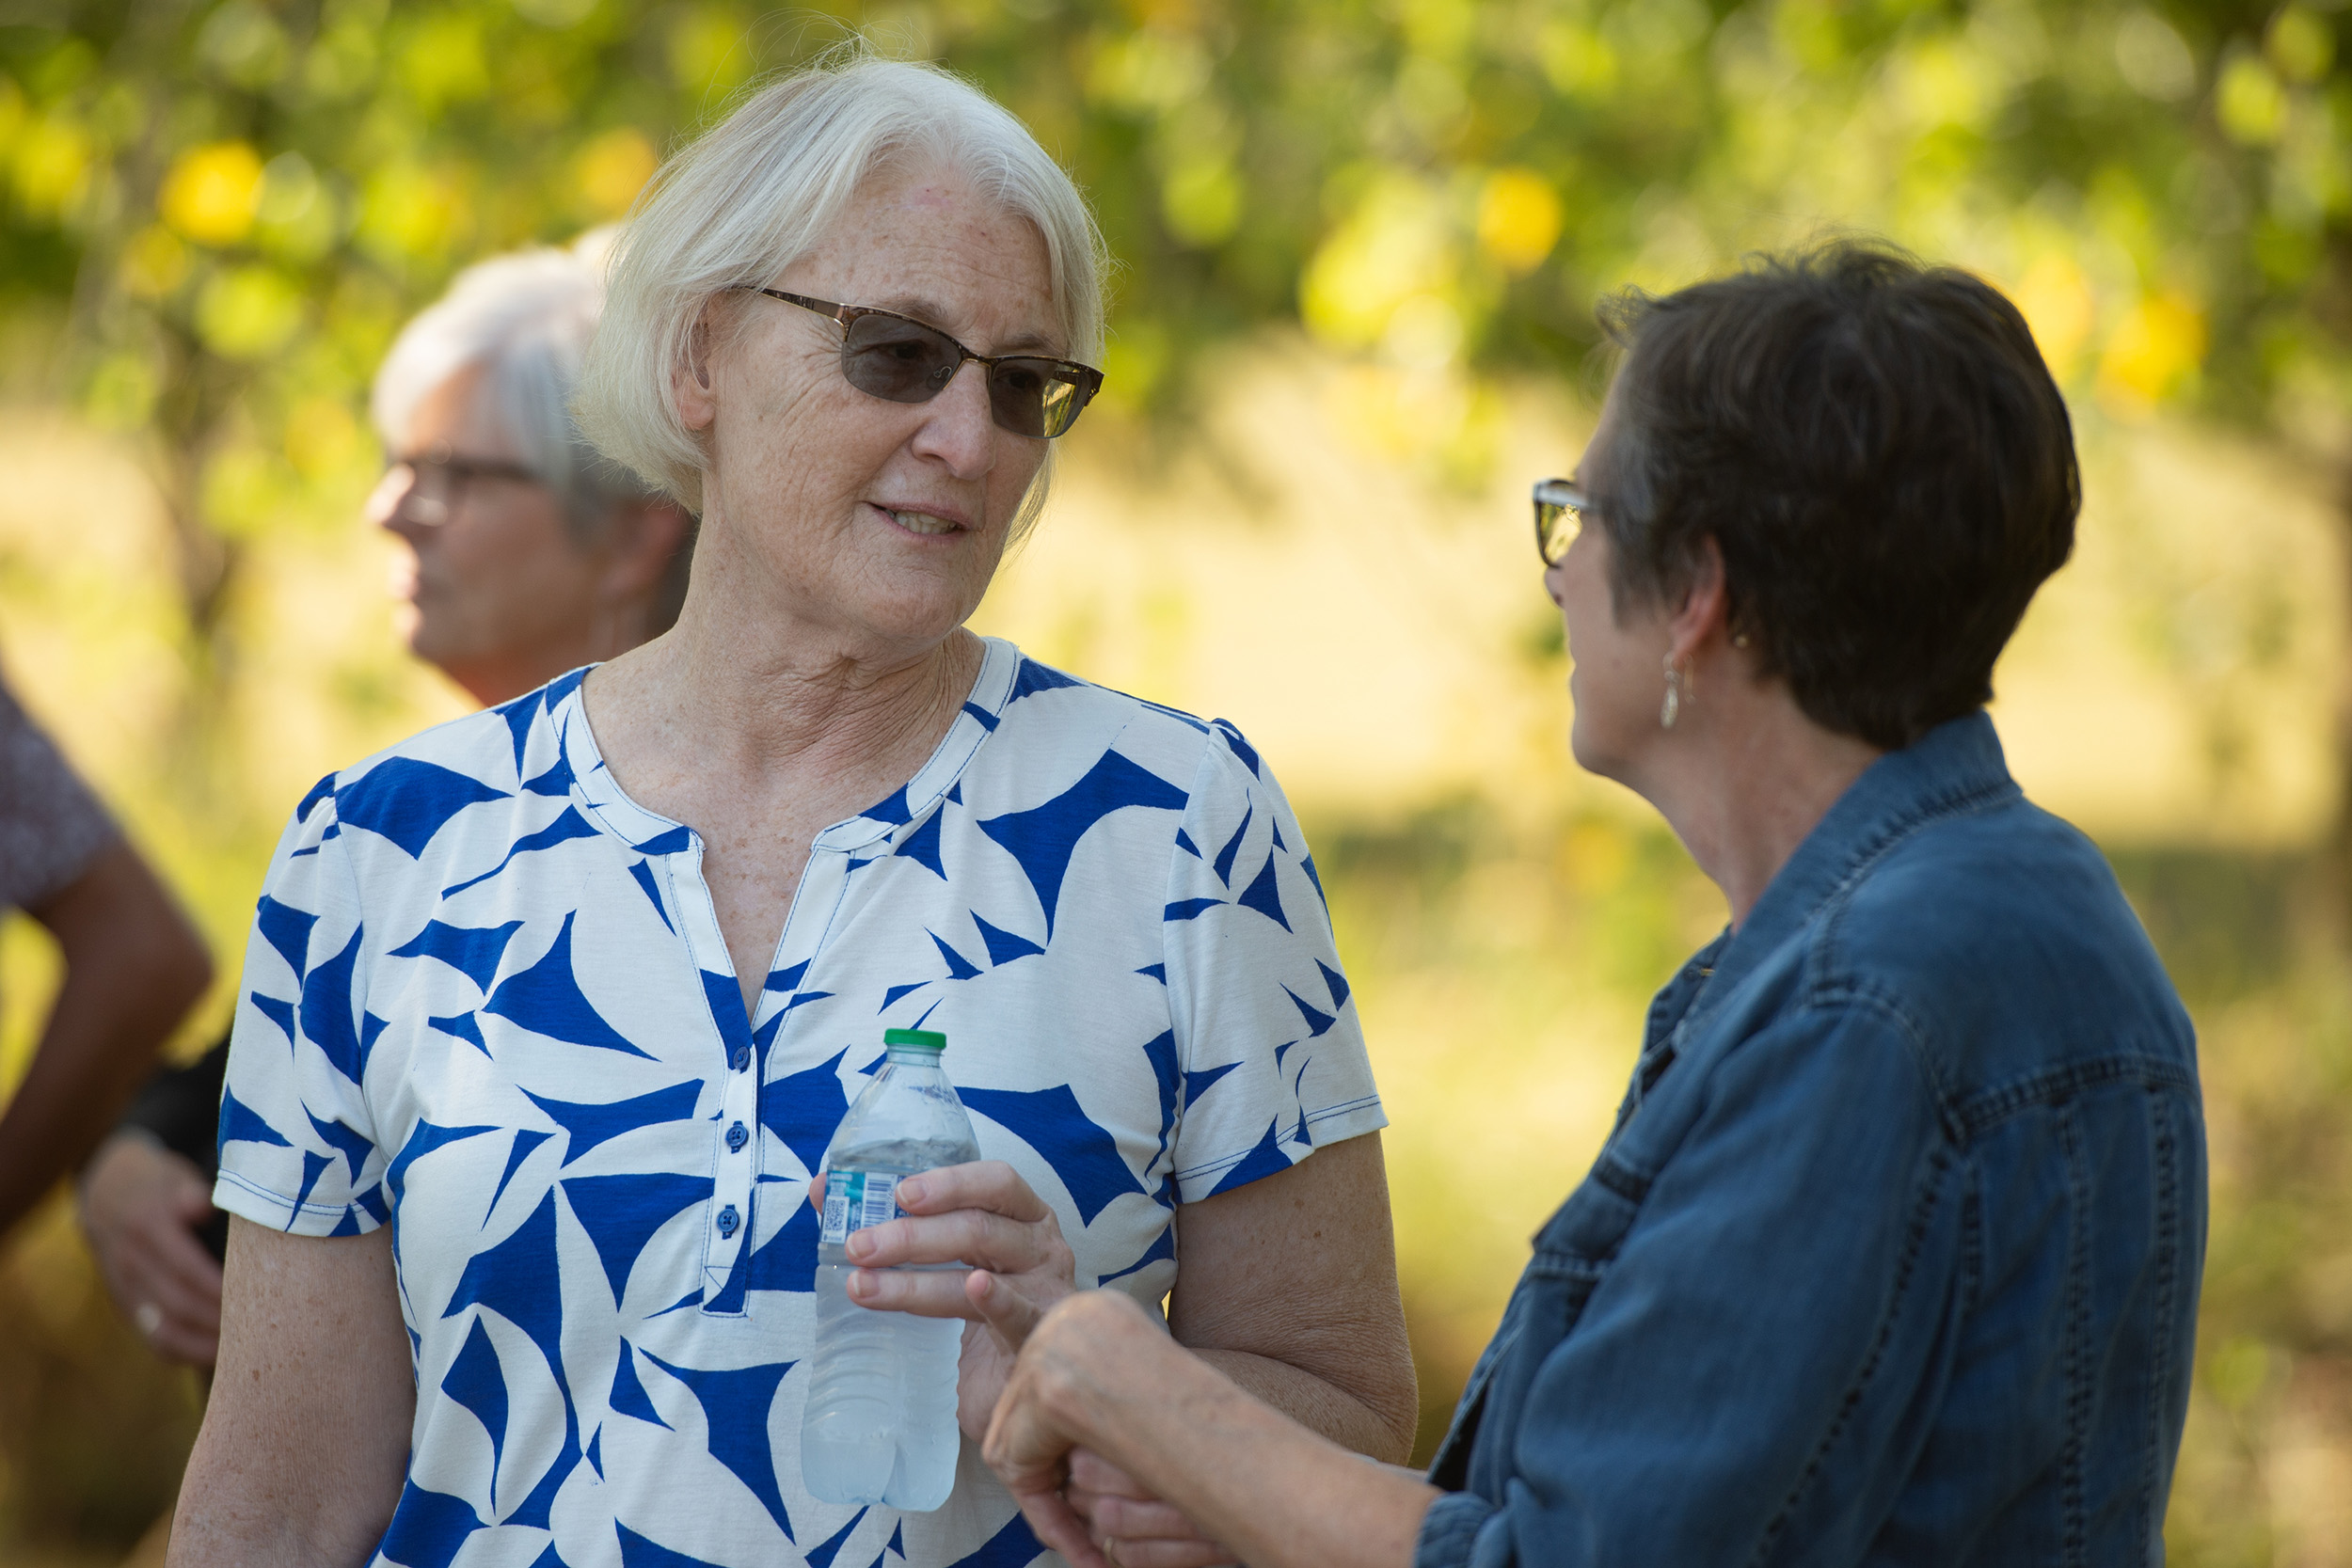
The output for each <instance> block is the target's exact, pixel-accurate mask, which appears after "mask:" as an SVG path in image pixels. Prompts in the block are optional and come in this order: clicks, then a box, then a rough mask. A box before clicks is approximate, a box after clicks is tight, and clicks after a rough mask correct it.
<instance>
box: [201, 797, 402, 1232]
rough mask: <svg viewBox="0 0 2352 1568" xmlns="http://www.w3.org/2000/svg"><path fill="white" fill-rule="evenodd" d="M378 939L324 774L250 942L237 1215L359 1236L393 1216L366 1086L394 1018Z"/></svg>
mask: <svg viewBox="0 0 2352 1568" xmlns="http://www.w3.org/2000/svg"><path fill="white" fill-rule="evenodd" d="M330 782H331V781H330ZM365 939H366V932H365V929H364V927H363V925H362V922H361V919H360V909H359V892H358V884H357V882H356V880H355V879H354V878H353V875H352V871H351V865H350V862H349V860H348V859H347V858H346V856H345V853H344V847H343V842H342V835H341V829H340V824H339V822H338V820H337V817H336V815H335V802H334V797H333V794H332V792H331V790H330V789H329V788H328V782H322V784H320V786H319V787H318V788H317V789H314V790H312V791H311V792H310V796H309V797H308V798H306V799H305V800H304V801H303V803H302V805H301V806H300V807H298V808H297V809H296V811H295V813H294V821H293V823H292V824H291V825H289V826H288V828H287V830H286V833H285V836H284V837H283V838H282V839H281V840H279V842H278V852H277V854H276V855H274V856H273V857H272V858H271V860H270V868H269V877H268V879H267V881H266V882H265V883H264V884H263V887H262V899H261V903H260V904H259V905H258V906H257V908H256V910H255V913H254V919H253V933H252V936H251V937H250V938H249V939H248V941H247V942H246V958H245V975H244V979H243V981H242V983H241V985H240V987H239V995H238V998H237V1015H236V1024H235V1028H234V1032H233V1033H232V1034H231V1036H230V1046H229V1073H228V1082H227V1084H226V1085H225V1086H224V1088H223V1090H222V1092H221V1100H220V1179H219V1180H218V1181H217V1182H216V1183H215V1187H214V1190H213V1201H214V1202H215V1203H216V1204H218V1205H219V1206H220V1207H221V1208H223V1209H226V1210H228V1211H229V1212H230V1213H232V1214H242V1215H243V1216H245V1217H246V1219H248V1220H251V1221H253V1222H254V1223H255V1224H257V1225H266V1226H269V1227H272V1228H273V1229H278V1230H286V1231H291V1232H293V1233H294V1234H296V1235H301V1236H356V1235H359V1234H362V1233H364V1232H366V1231H370V1230H373V1229H374V1228H375V1227H377V1226H379V1225H381V1224H383V1223H384V1222H385V1220H387V1219H388V1218H389V1217H390V1207H389V1204H388V1203H387V1201H386V1198H385V1180H386V1176H387V1171H386V1169H385V1156H384V1153H383V1151H382V1149H381V1148H379V1146H378V1144H377V1141H376V1136H375V1130H374V1124H373V1117H371V1115H370V1113H369V1110H368V1105H367V1101H366V1098H365V1096H364V1095H363V1094H362V1093H361V1089H360V1083H361V1080H362V1079H363V1078H364V1077H365V1075H366V1072H367V1058H368V1048H369V1047H370V1046H372V1045H373V1043H374V1042H375V1037H376V1035H377V1033H378V1032H379V1031H380V1030H381V1029H382V1028H383V1024H382V1022H381V1021H379V1020H377V1019H375V1018H373V1017H371V1016H369V1014H368V1012H367V1009H366V974H367V959H366V956H365V946H364V944H365Z"/></svg>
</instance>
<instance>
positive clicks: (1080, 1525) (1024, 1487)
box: [980, 1369, 1109, 1568]
mask: <svg viewBox="0 0 2352 1568" xmlns="http://www.w3.org/2000/svg"><path fill="white" fill-rule="evenodd" d="M1016 1380H1017V1374H1016ZM1037 1386H1038V1378H1037V1374H1036V1370H1035V1369H1031V1370H1030V1376H1029V1377H1028V1379H1027V1381H1026V1386H1019V1385H1018V1380H1017V1381H1016V1386H1011V1387H1008V1388H1007V1390H1006V1397H1005V1398H1003V1399H1001V1400H999V1401H997V1402H996V1411H995V1414H994V1416H993V1418H991V1419H990V1421H989V1424H988V1434H987V1436H986V1437H985V1438H983V1439H982V1441H981V1444H980V1454H981V1457H982V1458H983V1459H985V1460H986V1461H987V1462H988V1467H989V1468H990V1469H992V1470H993V1471H995V1472H996V1478H997V1479H998V1480H999V1481H1003V1482H1004V1483H1005V1489H1006V1490H1007V1491H1009V1492H1010V1493H1011V1494H1012V1497H1013V1501H1015V1502H1016V1503H1018V1504H1020V1505H1021V1513H1022V1516H1023V1517H1024V1518H1025V1519H1027V1520H1028V1521H1029V1528H1031V1529H1034V1530H1035V1531H1037V1534H1038V1539H1039V1540H1041V1541H1042V1542H1044V1543H1045V1544H1046V1545H1048V1546H1051V1547H1052V1548H1053V1549H1054V1550H1056V1551H1057V1552H1059V1553H1061V1555H1062V1556H1063V1557H1064V1558H1066V1559H1067V1560H1069V1561H1070V1563H1071V1565H1072V1568H1109V1565H1108V1563H1107V1562H1106V1560H1104V1556H1103V1554H1102V1553H1101V1552H1100V1551H1099V1550H1097V1549H1096V1547H1095V1544H1094V1542H1093V1541H1092V1539H1090V1538H1089V1535H1088V1534H1087V1526H1086V1521H1085V1520H1084V1519H1081V1518H1080V1517H1079V1516H1078V1514H1077V1513H1076V1511H1075V1510H1073V1508H1072V1507H1071V1506H1070V1502H1069V1499H1068V1498H1066V1497H1063V1496H1062V1486H1063V1484H1064V1482H1065V1481H1068V1479H1069V1467H1068V1465H1066V1464H1065V1460H1066V1459H1067V1457H1068V1455H1069V1452H1070V1447H1071V1444H1070V1439H1069V1437H1068V1436H1067V1435H1065V1434H1064V1433H1062V1432H1061V1431H1060V1429H1059V1428H1057V1426H1056V1425H1055V1424H1054V1422H1053V1420H1052V1418H1049V1417H1048V1416H1047V1415H1046V1414H1045V1408H1044V1405H1043V1404H1042V1402H1041V1401H1040V1400H1039V1399H1038V1398H1037Z"/></svg>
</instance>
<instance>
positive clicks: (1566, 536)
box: [1535, 501, 1576, 566]
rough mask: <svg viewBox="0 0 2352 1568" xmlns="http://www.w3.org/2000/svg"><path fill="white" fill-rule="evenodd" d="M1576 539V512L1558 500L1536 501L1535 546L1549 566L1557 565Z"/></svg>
mask: <svg viewBox="0 0 2352 1568" xmlns="http://www.w3.org/2000/svg"><path fill="white" fill-rule="evenodd" d="M1575 540H1576V514H1575V513H1574V512H1572V511H1570V510H1569V509H1568V508H1567V507H1565V506H1563V505H1561V504H1560V503H1559V502H1557V501H1537V502H1536V503H1535V548H1536V551H1537V552H1538V553H1539V554H1541V555H1542V556H1543V558H1544V564H1545V565H1547V566H1557V565H1558V564H1560V558H1561V557H1562V556H1563V555H1565V554H1566V553H1567V548H1568V546H1569V545H1571V544H1573V543H1574V542H1575Z"/></svg>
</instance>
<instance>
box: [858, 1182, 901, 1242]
mask: <svg viewBox="0 0 2352 1568" xmlns="http://www.w3.org/2000/svg"><path fill="white" fill-rule="evenodd" d="M865 1175H866V1214H865V1217H864V1218H862V1219H860V1220H859V1221H858V1222H857V1227H858V1228H859V1229H860V1230H863V1229H865V1228H866V1227H867V1226H869V1225H881V1224H883V1223H884V1222H885V1221H888V1220H890V1219H892V1218H895V1217H896V1216H897V1214H898V1205H897V1204H896V1203H894V1202H892V1201H891V1195H892V1194H893V1193H895V1192H897V1191H898V1178H897V1177H895V1176H884V1175H883V1174H882V1172H880V1171H868V1172H866V1173H865Z"/></svg>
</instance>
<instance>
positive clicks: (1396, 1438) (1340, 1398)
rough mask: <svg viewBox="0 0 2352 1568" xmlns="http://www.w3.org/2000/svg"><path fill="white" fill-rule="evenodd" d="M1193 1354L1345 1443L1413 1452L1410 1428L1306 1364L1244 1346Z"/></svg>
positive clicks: (1396, 1453) (1375, 1450)
mask: <svg viewBox="0 0 2352 1568" xmlns="http://www.w3.org/2000/svg"><path fill="white" fill-rule="evenodd" d="M1193 1354H1195V1355H1197V1356H1199V1357H1200V1359H1201V1360H1203V1361H1205V1362H1207V1363H1208V1364H1209V1365H1210V1366H1212V1367H1215V1368H1216V1370H1218V1371H1220V1372H1222V1373H1224V1374H1225V1376H1226V1377H1228V1378H1230V1379H1231V1380H1232V1382H1233V1383H1234V1384H1235V1385H1237V1386H1239V1387H1240V1388H1241V1390H1242V1391H1243V1392H1244V1393H1246V1394H1248V1396H1249V1397H1250V1398H1252V1399H1254V1400H1257V1401H1258V1402H1261V1403H1263V1404H1266V1405H1270V1406H1272V1407H1273V1408H1274V1409H1276V1410H1278V1411H1279V1412H1281V1413H1282V1414H1283V1415H1285V1416H1287V1417H1289V1418H1291V1419H1292V1420H1294V1421H1295V1422H1297V1423H1298V1424H1299V1425H1300V1426H1303V1427H1305V1428H1306V1429H1307V1430H1308V1431H1310V1432H1312V1433H1318V1434H1320V1435H1322V1436H1325V1437H1327V1438H1329V1439H1330V1440H1331V1441H1332V1442H1334V1443H1337V1444H1339V1445H1340V1446H1341V1447H1342V1448H1343V1449H1351V1450H1353V1451H1354V1452H1356V1453H1359V1454H1369V1455H1371V1456H1372V1457H1373V1458H1375V1459H1379V1460H1386V1461H1390V1462H1402V1461H1403V1460H1404V1459H1405V1457H1406V1455H1407V1454H1409V1453H1411V1452H1412V1449H1413V1437H1412V1433H1411V1431H1410V1430H1409V1429H1407V1430H1406V1431H1403V1432H1399V1431H1398V1429H1397V1426H1396V1423H1395V1422H1394V1421H1392V1420H1391V1419H1389V1418H1386V1417H1384V1416H1383V1415H1382V1414H1381V1413H1380V1412H1379V1411H1376V1410H1375V1409H1374V1408H1373V1407H1372V1406H1371V1405H1369V1404H1367V1403H1366V1402H1364V1401H1362V1400H1360V1399H1359V1398H1357V1397H1356V1395H1354V1394H1352V1393H1350V1392H1349V1391H1348V1390H1347V1389H1345V1388H1342V1387H1340V1386H1338V1385H1336V1384H1333V1383H1329V1382H1327V1381H1325V1380H1324V1379H1323V1378H1320V1377H1318V1376H1316V1375H1315V1374H1314V1373H1313V1372H1311V1371H1308V1370H1305V1369H1304V1368H1300V1367H1294V1366H1292V1365H1291V1364H1290V1363H1289V1362H1287V1361H1277V1360H1275V1359H1273V1358H1272V1357H1271V1356H1264V1355H1253V1354H1250V1353H1249V1352H1248V1351H1238V1350H1214V1349H1208V1348H1196V1349H1195V1350H1194V1351H1193Z"/></svg>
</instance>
